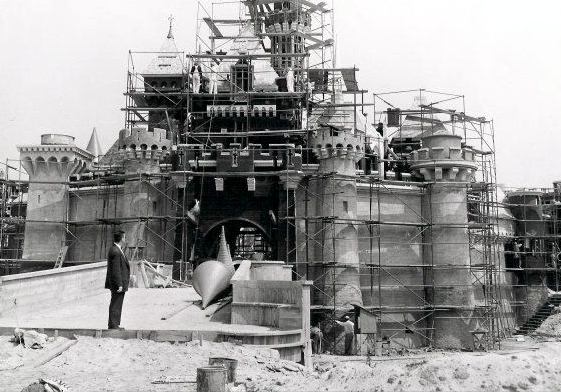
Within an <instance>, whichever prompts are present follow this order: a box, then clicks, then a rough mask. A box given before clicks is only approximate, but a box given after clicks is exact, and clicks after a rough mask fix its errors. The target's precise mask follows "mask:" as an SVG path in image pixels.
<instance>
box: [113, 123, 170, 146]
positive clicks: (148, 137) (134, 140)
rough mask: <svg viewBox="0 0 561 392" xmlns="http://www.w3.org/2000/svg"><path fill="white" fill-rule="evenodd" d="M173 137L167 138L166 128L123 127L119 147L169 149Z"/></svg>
mask: <svg viewBox="0 0 561 392" xmlns="http://www.w3.org/2000/svg"><path fill="white" fill-rule="evenodd" d="M171 145H172V142H171V139H169V138H167V131H166V130H165V129H160V128H154V131H149V130H147V129H144V128H132V129H130V130H129V129H123V130H121V132H119V148H120V149H122V150H125V149H130V150H136V149H137V148H140V149H141V150H163V151H169V149H170V148H171Z"/></svg>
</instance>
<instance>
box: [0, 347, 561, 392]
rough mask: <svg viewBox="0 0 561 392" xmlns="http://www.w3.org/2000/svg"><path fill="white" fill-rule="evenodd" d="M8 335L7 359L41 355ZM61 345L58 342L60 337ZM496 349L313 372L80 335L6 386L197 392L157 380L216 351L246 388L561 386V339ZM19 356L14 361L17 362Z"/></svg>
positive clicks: (0, 357)
mask: <svg viewBox="0 0 561 392" xmlns="http://www.w3.org/2000/svg"><path fill="white" fill-rule="evenodd" d="M1 339H3V340H0V350H1V351H0V365H1V364H2V363H4V365H6V363H9V361H8V359H9V358H12V359H13V357H16V358H17V357H20V358H21V355H25V356H30V355H31V356H32V355H38V352H37V351H34V352H29V351H28V350H23V349H22V348H20V347H14V346H13V345H11V344H8V343H7V342H6V338H1ZM53 344H54V343H53ZM505 346H506V349H505V350H502V351H497V352H491V353H449V352H447V353H445V352H429V353H421V352H419V353H417V354H411V355H410V356H409V357H381V358H376V357H372V358H370V360H369V359H368V358H364V357H363V358H361V357H332V356H325V355H324V356H316V357H314V361H315V365H314V369H311V370H307V369H304V368H303V367H300V366H298V365H294V364H292V363H290V362H284V361H280V360H279V359H278V354H277V353H276V352H275V351H272V350H267V349H254V348H250V347H243V346H236V345H232V344H228V343H207V342H204V343H203V346H202V347H201V346H199V343H198V342H197V343H195V342H191V343H187V344H180V345H176V344H170V343H156V342H152V341H139V340H129V341H125V340H114V339H94V338H80V339H79V342H78V344H76V345H74V346H72V347H71V348H70V349H69V350H68V351H66V352H65V353H63V354H62V355H61V356H59V357H57V358H55V359H54V360H52V361H51V362H49V363H47V364H45V365H43V366H41V367H39V368H37V369H32V368H18V369H16V370H4V371H0V391H5V392H12V391H14V392H19V391H21V389H22V388H23V387H25V386H27V385H29V384H31V383H32V382H34V381H36V380H37V379H38V378H39V377H46V378H57V379H60V380H63V381H64V382H65V383H66V384H68V385H69V386H70V387H71V388H72V389H71V390H72V391H84V392H87V391H125V392H127V391H131V392H132V391H139V392H144V391H146V392H148V391H150V392H159V391H162V392H163V391H166V392H167V391H195V390H196V388H195V384H194V383H186V384H174V385H155V384H152V381H153V380H155V379H157V378H158V377H161V376H171V377H185V378H187V379H189V380H191V381H194V380H195V376H196V368H197V367H200V366H204V365H206V364H207V363H208V358H209V357H210V356H228V357H231V358H236V359H238V360H239V366H238V377H237V380H238V381H239V382H241V383H242V385H241V386H239V388H238V389H237V390H239V391H246V390H247V391H278V392H280V391H299V392H300V391H511V392H512V391H559V390H560V385H561V342H539V341H537V340H526V341H525V342H522V343H518V342H505ZM16 362H17V361H12V362H11V363H16Z"/></svg>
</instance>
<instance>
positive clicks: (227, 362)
mask: <svg viewBox="0 0 561 392" xmlns="http://www.w3.org/2000/svg"><path fill="white" fill-rule="evenodd" d="M208 364H209V365H211V366H223V367H224V368H226V370H227V371H228V378H227V381H228V384H230V383H233V382H236V369H237V368H238V360H237V359H232V358H220V357H214V358H209V359H208Z"/></svg>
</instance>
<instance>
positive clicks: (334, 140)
mask: <svg viewBox="0 0 561 392" xmlns="http://www.w3.org/2000/svg"><path fill="white" fill-rule="evenodd" d="M312 142H313V143H314V153H315V154H316V156H317V157H318V159H320V160H322V159H329V158H341V159H348V160H351V161H353V162H355V163H356V162H358V161H360V160H361V159H362V158H363V157H364V145H365V144H364V143H365V138H364V134H363V133H359V132H356V133H353V132H351V131H341V132H336V131H333V130H332V129H319V130H317V131H316V135H315V137H314V138H313V139H312Z"/></svg>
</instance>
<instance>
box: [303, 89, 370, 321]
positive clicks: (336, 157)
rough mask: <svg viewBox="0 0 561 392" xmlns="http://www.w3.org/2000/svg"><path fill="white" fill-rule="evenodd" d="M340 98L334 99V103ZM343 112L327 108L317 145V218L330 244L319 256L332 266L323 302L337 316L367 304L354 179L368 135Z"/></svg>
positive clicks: (315, 139)
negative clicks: (347, 120) (362, 283)
mask: <svg viewBox="0 0 561 392" xmlns="http://www.w3.org/2000/svg"><path fill="white" fill-rule="evenodd" d="M338 98H339V99H338ZM340 99H341V97H335V98H334V100H335V102H339V100H340ZM342 113H343V110H341V109H335V108H332V109H328V110H327V111H326V112H325V113H324V114H323V115H322V118H320V120H319V121H318V123H319V124H330V125H328V126H327V127H324V128H320V129H318V130H317V131H316V132H315V135H316V136H315V137H314V140H313V144H314V146H315V153H316V155H317V157H318V159H319V179H318V181H319V184H318V186H319V188H318V195H319V196H320V197H321V201H320V202H319V203H318V207H317V208H318V211H317V215H318V216H320V217H322V220H323V222H322V225H323V227H322V228H321V229H320V228H319V227H318V228H317V229H318V230H320V232H321V233H322V238H323V239H324V244H325V246H323V248H322V249H318V252H319V253H320V254H317V255H316V257H317V258H318V260H320V259H321V260H322V261H323V263H324V264H326V265H329V266H330V267H331V268H330V271H329V272H327V273H325V274H324V275H323V283H324V286H323V291H324V293H326V294H327V296H326V298H325V299H324V301H325V302H326V303H325V305H329V306H333V305H334V304H335V308H336V309H337V310H338V311H341V310H348V309H351V308H352V305H353V304H358V305H362V293H361V290H360V275H359V256H358V230H357V227H356V219H357V198H358V197H357V188H356V178H355V176H356V165H357V163H358V162H359V161H360V160H361V159H362V158H363V156H364V145H365V144H364V143H365V139H364V134H363V133H361V132H358V131H356V130H355V129H354V128H353V127H349V126H348V124H346V123H344V122H341V116H342V115H343V114H344V113H343V114H342ZM333 124H337V127H334V126H333ZM316 231H317V230H316Z"/></svg>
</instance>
